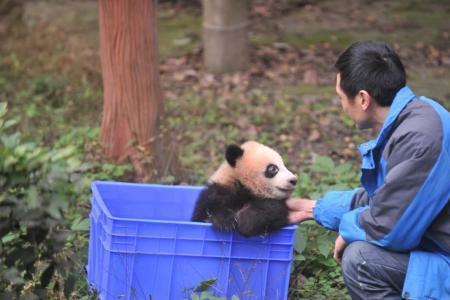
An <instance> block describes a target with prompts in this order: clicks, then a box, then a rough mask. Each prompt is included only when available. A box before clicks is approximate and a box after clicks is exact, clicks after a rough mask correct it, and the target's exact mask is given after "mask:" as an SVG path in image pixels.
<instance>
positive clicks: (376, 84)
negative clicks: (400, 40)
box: [335, 41, 406, 106]
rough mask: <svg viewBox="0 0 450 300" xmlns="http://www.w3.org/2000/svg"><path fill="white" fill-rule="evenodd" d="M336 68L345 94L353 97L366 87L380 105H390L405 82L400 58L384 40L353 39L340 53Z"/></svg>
mask: <svg viewBox="0 0 450 300" xmlns="http://www.w3.org/2000/svg"><path fill="white" fill-rule="evenodd" d="M335 67H336V69H337V70H338V72H339V73H340V76H341V89H342V90H343V91H344V93H345V94H346V95H347V97H349V98H354V97H355V96H356V94H357V93H358V92H359V91H360V90H365V91H367V92H368V93H369V94H370V96H372V98H374V99H375V101H376V102H377V103H378V104H379V105H380V106H390V105H391V104H392V101H393V100H394V97H395V94H396V93H397V92H398V91H399V90H400V89H401V88H402V87H404V86H405V85H406V73H405V68H404V67H403V64H402V62H401V61H400V58H399V57H398V55H397V53H395V51H394V50H393V49H392V48H391V47H390V46H389V45H388V44H386V43H383V42H375V41H358V42H354V43H353V44H351V45H350V47H348V48H347V49H346V50H345V51H344V52H343V53H342V54H341V55H340V56H339V58H338V60H337V62H336V64H335Z"/></svg>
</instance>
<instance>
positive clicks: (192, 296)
mask: <svg viewBox="0 0 450 300" xmlns="http://www.w3.org/2000/svg"><path fill="white" fill-rule="evenodd" d="M191 300H200V297H199V296H198V295H197V294H194V293H192V294H191Z"/></svg>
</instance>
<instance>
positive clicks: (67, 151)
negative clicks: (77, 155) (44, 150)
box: [51, 146, 76, 161]
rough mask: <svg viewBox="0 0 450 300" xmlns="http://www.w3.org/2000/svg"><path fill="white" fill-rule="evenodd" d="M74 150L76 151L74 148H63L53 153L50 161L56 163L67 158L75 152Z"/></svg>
mask: <svg viewBox="0 0 450 300" xmlns="http://www.w3.org/2000/svg"><path fill="white" fill-rule="evenodd" d="M75 150H76V148H75V147H73V146H67V147H65V148H62V149H60V150H57V151H55V152H54V154H53V156H52V158H51V159H52V161H57V160H60V159H63V158H67V157H69V156H71V155H72V154H73V153H74V152H75Z"/></svg>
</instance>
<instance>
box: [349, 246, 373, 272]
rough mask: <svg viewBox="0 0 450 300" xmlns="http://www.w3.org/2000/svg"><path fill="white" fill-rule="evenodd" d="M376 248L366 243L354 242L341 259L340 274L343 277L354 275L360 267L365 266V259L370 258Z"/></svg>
mask: <svg viewBox="0 0 450 300" xmlns="http://www.w3.org/2000/svg"><path fill="white" fill-rule="evenodd" d="M375 247H376V246H374V245H371V244H370V243H368V242H363V241H356V242H353V243H351V244H349V245H348V246H347V248H345V251H344V255H343V257H342V272H343V274H344V276H348V275H350V276H351V274H355V272H357V271H358V268H360V267H361V265H364V264H366V263H367V262H366V260H365V257H367V256H370V252H372V251H374V248H375Z"/></svg>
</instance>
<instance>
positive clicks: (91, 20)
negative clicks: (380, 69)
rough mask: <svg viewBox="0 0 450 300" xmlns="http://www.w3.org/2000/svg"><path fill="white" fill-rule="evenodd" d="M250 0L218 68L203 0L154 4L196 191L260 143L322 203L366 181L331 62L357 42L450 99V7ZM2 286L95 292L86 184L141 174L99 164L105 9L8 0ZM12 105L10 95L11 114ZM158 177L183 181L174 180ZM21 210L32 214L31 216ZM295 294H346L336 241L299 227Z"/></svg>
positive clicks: (1, 72) (175, 130)
mask: <svg viewBox="0 0 450 300" xmlns="http://www.w3.org/2000/svg"><path fill="white" fill-rule="evenodd" d="M345 3H346V4H345V5H343V4H336V2H335V1H331V0H323V1H315V2H309V1H300V0H283V1H275V0H266V1H263V0H255V1H253V2H252V6H251V7H252V8H251V14H250V17H251V20H250V21H251V22H250V27H249V30H250V41H251V51H250V53H251V57H250V59H251V64H250V66H249V68H248V70H246V71H243V72H239V73H235V74H228V75H221V76H214V75H212V74H210V73H208V72H207V71H206V70H205V69H204V67H203V65H202V48H201V8H200V5H199V3H198V2H196V1H172V2H171V1H165V2H164V1H163V2H162V3H161V4H160V7H159V13H158V22H159V25H158V26H159V29H158V30H159V49H160V52H161V61H160V65H159V69H160V72H161V75H162V76H161V84H162V87H163V91H164V98H165V124H164V126H165V127H166V128H168V129H169V132H170V134H171V138H172V139H173V140H175V141H177V145H178V153H179V159H180V160H181V162H182V164H183V167H184V168H185V169H186V170H187V174H188V177H187V178H186V179H185V180H184V182H182V183H185V184H194V185H201V184H204V183H205V180H206V178H207V177H208V176H209V175H210V174H211V172H212V171H213V170H214V169H215V168H216V167H217V166H218V164H219V163H220V162H221V161H222V159H223V149H224V147H225V145H226V144H229V143H240V142H243V141H245V140H250V139H254V140H258V141H260V142H262V143H266V144H268V145H270V146H272V147H274V148H275V149H277V150H278V151H279V152H280V153H281V154H282V155H283V157H284V158H285V160H286V165H287V166H288V167H289V168H290V169H291V170H293V171H295V172H297V173H298V174H299V176H300V178H299V179H300V180H299V186H298V188H297V191H296V194H297V195H300V196H305V197H311V198H316V197H319V196H320V195H321V194H322V193H323V192H325V191H326V190H328V189H331V188H350V187H355V186H357V185H358V165H359V157H358V153H357V150H356V147H357V145H358V144H359V143H361V142H362V141H364V140H365V139H368V138H370V137H371V136H373V133H372V132H359V131H357V130H356V129H355V127H354V124H353V123H352V122H351V120H349V119H348V118H347V117H346V116H345V115H343V114H342V112H341V108H340V105H339V101H338V99H337V97H336V95H335V92H334V79H335V74H334V70H333V64H334V61H335V59H336V58H337V56H338V54H339V53H340V52H341V51H342V50H343V49H344V48H345V47H346V46H348V45H349V43H351V42H352V41H354V40H358V39H379V40H385V41H387V42H389V43H391V44H392V45H393V46H394V47H395V48H396V50H397V51H398V53H399V54H400V56H401V58H402V60H403V62H404V63H405V65H406V68H407V72H408V83H409V85H410V86H411V88H412V89H413V90H415V91H416V93H417V94H419V95H426V96H428V97H431V98H435V99H437V100H438V101H440V102H441V103H443V104H444V105H445V106H446V107H447V108H449V107H450V84H449V82H450V31H449V28H450V19H449V18H448V15H449V14H450V5H448V3H446V1H437V0H436V1H433V0H426V1H376V2H372V1H346V2H345ZM0 14H1V18H0V20H1V22H0V39H1V40H2V43H1V46H0V102H2V104H1V105H0V138H1V139H0V190H1V191H2V192H0V206H1V208H0V211H1V213H0V238H1V241H0V253H1V255H0V271H1V272H0V290H2V292H1V293H3V294H1V296H2V297H12V298H14V297H15V295H18V294H20V295H22V297H23V298H24V299H38V298H42V297H44V296H43V295H45V297H47V296H48V297H52V298H60V299H66V298H71V299H80V298H83V299H89V298H93V297H94V296H89V295H88V293H87V290H88V289H87V286H86V283H85V280H84V271H83V265H84V264H85V263H86V256H87V250H86V249H87V248H86V247H87V240H88V232H87V229H88V224H87V219H86V217H87V215H88V212H89V193H90V191H89V183H90V181H91V180H93V179H116V180H130V181H132V180H134V177H133V176H134V175H133V172H132V170H131V167H130V166H129V165H122V166H116V165H113V164H111V163H109V162H107V161H106V160H104V159H103V157H102V152H101V149H100V146H99V143H98V135H99V128H98V127H99V124H100V120H101V110H102V86H101V72H100V59H99V56H98V55H99V54H98V25H97V8H96V3H95V2H92V1H77V2H73V1H13V0H4V1H1V2H0ZM4 103H7V108H6V106H5V104H4ZM157 181H159V182H165V183H171V182H177V181H178V180H177V174H170V176H167V177H165V178H160V179H157ZM25 216H26V217H25ZM297 235H298V237H299V238H298V239H297V242H296V245H295V249H296V255H295V263H294V266H293V272H292V277H291V289H290V299H345V298H346V297H348V296H347V294H346V292H345V289H344V285H343V282H342V278H341V276H340V269H339V267H338V266H337V265H336V263H335V262H334V260H333V259H332V255H331V251H332V246H333V242H334V239H335V235H334V234H333V233H329V232H326V231H324V230H323V229H321V228H319V227H318V226H316V225H315V224H313V223H307V224H305V225H304V226H300V227H299V230H298V232H297Z"/></svg>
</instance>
